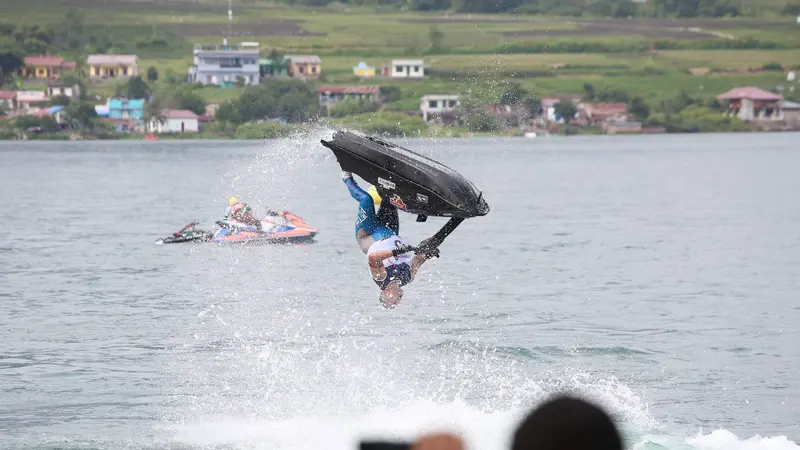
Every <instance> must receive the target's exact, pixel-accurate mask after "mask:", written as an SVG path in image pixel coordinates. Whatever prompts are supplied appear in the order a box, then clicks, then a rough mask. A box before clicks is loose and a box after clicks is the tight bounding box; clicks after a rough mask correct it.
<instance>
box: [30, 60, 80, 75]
mask: <svg viewBox="0 0 800 450" xmlns="http://www.w3.org/2000/svg"><path fill="white" fill-rule="evenodd" d="M75 66H76V64H75V62H74V61H64V58H62V57H60V56H26V57H25V66H24V67H23V68H21V69H20V75H22V76H23V77H25V78H38V79H47V78H57V77H58V76H59V75H60V74H61V72H63V71H68V70H75Z"/></svg>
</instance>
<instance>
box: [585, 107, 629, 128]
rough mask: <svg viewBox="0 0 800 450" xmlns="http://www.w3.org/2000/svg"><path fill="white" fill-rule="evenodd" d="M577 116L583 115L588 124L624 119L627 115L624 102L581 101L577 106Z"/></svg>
mask: <svg viewBox="0 0 800 450" xmlns="http://www.w3.org/2000/svg"><path fill="white" fill-rule="evenodd" d="M578 114H579V116H584V117H585V118H586V121H587V122H588V123H589V124H592V123H601V122H616V121H625V120H627V119H628V118H629V117H628V116H629V114H628V105H626V104H625V103H582V104H580V105H579V106H578Z"/></svg>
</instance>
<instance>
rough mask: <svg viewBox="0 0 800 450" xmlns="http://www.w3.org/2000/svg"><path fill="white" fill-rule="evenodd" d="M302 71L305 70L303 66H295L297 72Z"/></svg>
mask: <svg viewBox="0 0 800 450" xmlns="http://www.w3.org/2000/svg"><path fill="white" fill-rule="evenodd" d="M304 71H305V67H303V66H297V72H299V73H303V72H304Z"/></svg>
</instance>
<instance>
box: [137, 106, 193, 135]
mask: <svg viewBox="0 0 800 450" xmlns="http://www.w3.org/2000/svg"><path fill="white" fill-rule="evenodd" d="M161 115H162V116H163V117H164V121H163V122H159V121H158V120H157V119H155V118H154V119H153V120H151V121H150V127H149V128H150V130H151V131H153V132H155V133H197V132H198V131H200V128H199V127H198V124H197V114H195V113H193V112H192V111H189V110H187V109H165V110H164V111H162V112H161Z"/></svg>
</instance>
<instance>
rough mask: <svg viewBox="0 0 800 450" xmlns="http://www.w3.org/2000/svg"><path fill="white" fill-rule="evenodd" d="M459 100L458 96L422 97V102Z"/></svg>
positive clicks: (438, 95) (432, 95) (436, 95)
mask: <svg viewBox="0 0 800 450" xmlns="http://www.w3.org/2000/svg"><path fill="white" fill-rule="evenodd" d="M459 98H461V96H460V95H458V94H430V95H423V96H422V100H458V99H459Z"/></svg>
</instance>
